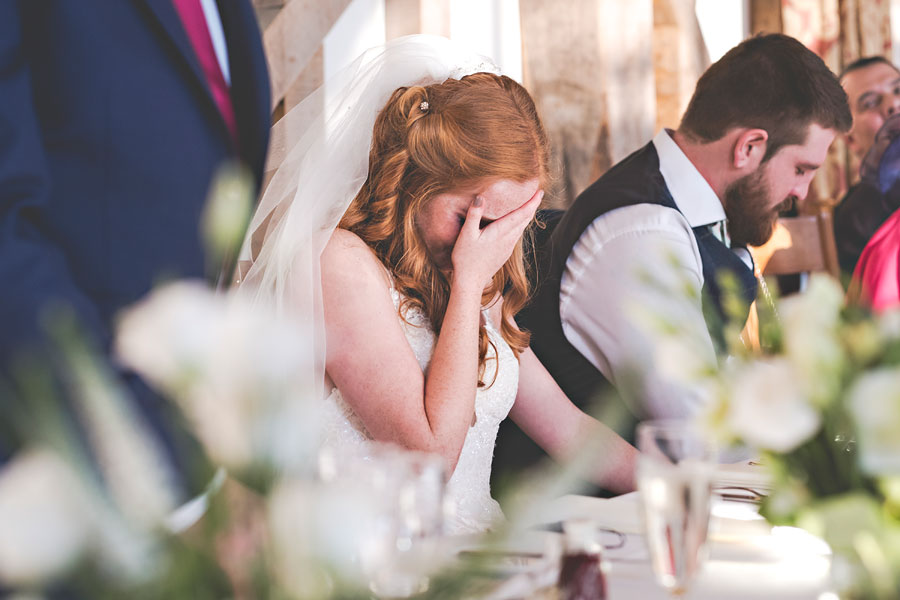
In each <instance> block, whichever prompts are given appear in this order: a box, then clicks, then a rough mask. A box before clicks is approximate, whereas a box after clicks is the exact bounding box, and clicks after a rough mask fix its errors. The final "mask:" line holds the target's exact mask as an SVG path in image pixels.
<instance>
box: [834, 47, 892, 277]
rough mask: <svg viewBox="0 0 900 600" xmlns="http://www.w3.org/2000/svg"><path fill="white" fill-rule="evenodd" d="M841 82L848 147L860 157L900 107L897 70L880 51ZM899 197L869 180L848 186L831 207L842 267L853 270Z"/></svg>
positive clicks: (849, 69)
mask: <svg viewBox="0 0 900 600" xmlns="http://www.w3.org/2000/svg"><path fill="white" fill-rule="evenodd" d="M841 85H843V87H844V91H846V92H847V98H848V100H849V102H850V112H851V113H852V114H853V127H852V128H851V129H850V131H849V132H847V135H846V141H847V146H848V148H849V149H850V151H851V152H852V153H853V154H854V156H855V157H856V159H857V160H858V161H862V159H863V157H864V156H865V155H866V153H867V152H868V151H869V149H870V148H871V147H872V143H873V142H874V141H875V135H876V134H877V133H878V131H879V130H880V129H881V127H882V126H883V125H884V122H885V120H886V119H888V118H889V117H891V116H893V115H895V114H897V113H898V112H900V71H898V70H897V67H895V66H894V65H893V64H892V63H891V62H890V61H888V60H887V59H885V58H883V57H881V56H867V57H864V58H860V59H858V60H856V61H854V62H852V63H850V64H849V65H847V68H845V69H844V71H843V72H842V73H841ZM854 175H855V174H854ZM898 201H900V195H894V196H889V195H887V194H883V193H882V192H881V190H879V189H878V187H877V186H876V185H874V184H873V183H871V182H868V181H859V182H857V183H856V184H854V185H853V186H852V187H851V188H850V189H849V190H848V191H847V194H846V195H845V196H844V198H843V199H842V200H841V202H840V203H839V204H838V205H837V206H836V207H835V209H834V237H835V242H836V243H837V250H838V261H839V262H840V265H841V270H842V271H844V272H846V273H848V274H849V273H853V270H854V268H855V267H856V263H857V261H858V260H859V256H860V254H861V253H862V250H863V248H864V247H865V245H866V242H868V241H869V239H870V238H871V237H872V235H873V234H874V233H875V230H877V229H878V228H879V227H880V226H881V224H882V223H884V221H885V220H886V219H887V218H888V217H889V216H890V215H891V214H892V213H893V212H894V211H896V210H897V209H898V208H900V204H898Z"/></svg>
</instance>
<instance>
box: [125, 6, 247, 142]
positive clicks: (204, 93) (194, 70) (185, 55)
mask: <svg viewBox="0 0 900 600" xmlns="http://www.w3.org/2000/svg"><path fill="white" fill-rule="evenodd" d="M134 2H136V3H137V4H138V5H142V6H143V7H144V8H146V12H147V13H148V15H149V17H150V18H151V19H152V20H153V21H155V23H156V25H157V26H158V29H159V33H160V36H161V37H162V38H163V40H164V43H165V44H166V45H168V46H169V47H170V48H172V49H173V50H175V54H176V55H177V60H178V61H179V62H180V63H181V66H183V67H185V69H184V70H185V71H186V73H187V77H188V78H189V79H190V80H191V83H192V84H193V85H194V86H196V87H197V90H198V93H199V95H200V96H201V98H202V100H201V101H202V102H203V103H204V106H205V108H207V109H208V110H209V109H211V110H212V112H213V113H214V117H215V119H216V121H217V122H218V123H219V125H220V126H221V127H220V128H221V130H222V133H223V134H224V135H225V136H227V137H228V138H229V139H230V135H229V134H228V128H227V126H226V125H225V119H223V118H222V114H221V113H220V112H219V107H218V106H217V105H216V101H215V100H214V99H213V97H212V92H210V89H209V85H208V84H207V82H206V74H205V73H204V72H203V67H201V66H200V61H199V60H198V59H197V54H196V53H195V52H194V47H193V46H192V45H191V41H190V39H189V38H188V36H187V33H186V32H185V31H184V26H183V25H182V23H181V18H180V17H179V16H178V13H177V12H176V10H175V6H174V5H173V4H172V0H134Z"/></svg>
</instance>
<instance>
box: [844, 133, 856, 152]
mask: <svg viewBox="0 0 900 600" xmlns="http://www.w3.org/2000/svg"><path fill="white" fill-rule="evenodd" d="M844 143H845V144H847V149H848V150H850V152H851V153H853V154H859V152H858V150H859V148H858V147H857V145H856V138H855V137H854V136H853V129H852V128H851V129H850V131H848V132H847V133H845V134H844Z"/></svg>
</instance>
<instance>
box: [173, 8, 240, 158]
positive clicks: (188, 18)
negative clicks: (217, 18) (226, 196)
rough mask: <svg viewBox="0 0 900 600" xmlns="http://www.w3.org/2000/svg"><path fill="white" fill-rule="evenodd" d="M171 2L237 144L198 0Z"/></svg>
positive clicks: (231, 109) (226, 94) (229, 106)
mask: <svg viewBox="0 0 900 600" xmlns="http://www.w3.org/2000/svg"><path fill="white" fill-rule="evenodd" d="M172 3H173V4H174V5H175V10H177V11H178V16H180V17H181V22H182V23H183V24H184V30H185V32H187V35H188V38H189V39H190V40H191V46H193V47H194V52H195V53H196V55H197V59H198V60H199V61H200V66H201V67H203V73H204V74H205V75H206V82H207V84H208V85H209V89H210V91H211V92H212V96H213V100H215V101H216V105H217V106H218V107H219V112H220V113H222V118H223V119H224V120H225V125H226V126H227V127H228V132H229V133H230V134H231V139H232V140H233V141H234V143H235V147H237V144H238V131H237V119H236V118H235V115H234V105H232V103H231V91H230V89H229V87H228V83H226V82H225V76H224V75H223V74H222V69H221V68H220V67H219V61H218V59H217V58H216V51H215V49H214V48H213V43H212V38H211V37H210V35H209V27H208V26H207V24H206V17H205V16H204V14H203V7H202V6H200V0H172Z"/></svg>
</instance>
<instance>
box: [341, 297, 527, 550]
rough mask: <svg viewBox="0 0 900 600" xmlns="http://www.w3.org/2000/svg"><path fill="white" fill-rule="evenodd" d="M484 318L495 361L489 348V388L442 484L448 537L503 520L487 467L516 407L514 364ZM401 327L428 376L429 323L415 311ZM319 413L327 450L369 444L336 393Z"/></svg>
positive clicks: (431, 342)
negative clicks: (447, 503)
mask: <svg viewBox="0 0 900 600" xmlns="http://www.w3.org/2000/svg"><path fill="white" fill-rule="evenodd" d="M391 296H392V297H393V300H394V305H395V306H396V307H398V308H399V306H400V301H401V299H402V297H401V295H400V293H399V292H397V291H396V290H394V289H393V288H391ZM483 315H484V319H485V321H486V329H487V333H488V336H489V338H490V340H491V341H492V342H493V344H494V346H495V347H496V348H497V354H498V355H499V357H498V356H495V355H494V352H493V349H492V348H491V347H490V345H489V346H488V359H487V363H486V367H485V374H484V381H486V382H490V381H492V380H493V384H492V385H491V386H490V387H486V388H482V387H479V388H478V391H477V393H476V395H475V417H476V418H475V423H474V424H473V425H472V426H471V427H470V428H469V431H468V433H467V434H466V440H465V443H464V444H463V448H462V452H461V453H460V455H459V462H457V464H456V470H455V471H453V475H452V476H451V477H450V480H449V481H448V482H447V495H448V498H449V500H450V501H451V503H452V504H453V506H454V508H455V510H454V511H452V513H451V515H450V516H449V517H448V520H447V523H446V526H445V529H446V531H447V533H450V534H464V533H473V532H482V531H486V530H487V529H489V528H491V526H492V525H494V524H496V523H497V522H498V521H502V519H503V513H502V512H501V510H500V505H499V504H497V501H496V500H494V499H493V498H492V497H491V490H490V479H491V462H492V461H493V457H494V443H495V442H496V439H497V429H498V427H499V426H500V422H501V421H502V420H503V419H505V418H506V417H507V415H508V414H509V411H510V409H511V408H512V406H513V403H514V402H515V398H516V390H517V388H518V383H519V362H518V360H517V359H516V357H515V355H514V354H513V352H512V350H511V349H510V347H509V345H508V344H507V343H506V341H505V340H504V339H503V337H502V336H501V335H500V333H499V332H498V331H497V330H496V329H495V328H494V326H493V324H492V323H491V321H490V319H489V318H488V314H487V311H484V312H483ZM398 318H400V317H399V314H398ZM400 324H401V326H402V327H403V331H404V333H405V334H406V339H407V341H409V345H410V346H411V347H412V350H413V353H414V354H415V356H416V359H417V360H418V361H419V365H420V366H421V367H422V370H423V371H427V369H428V363H429V362H430V361H431V356H432V353H433V352H434V343H435V337H434V333H433V332H432V330H431V324H430V323H429V322H428V319H426V318H425V316H424V315H423V314H422V312H421V311H419V310H418V309H415V308H410V309H409V310H408V311H407V312H406V319H405V320H404V319H402V318H400ZM495 372H496V379H494V374H495ZM324 413H325V414H324V424H325V444H326V445H335V446H337V447H342V446H344V445H346V444H354V445H364V444H367V443H368V442H370V441H371V439H372V436H371V435H369V432H368V431H366V428H365V426H364V425H363V423H362V421H360V419H359V417H357V416H356V414H355V413H354V412H353V410H352V409H351V408H350V406H349V405H348V404H347V402H346V401H345V400H344V398H343V397H342V396H341V392H340V390H338V389H337V388H334V389H332V391H331V394H329V396H328V398H327V399H326V400H325V407H324Z"/></svg>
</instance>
